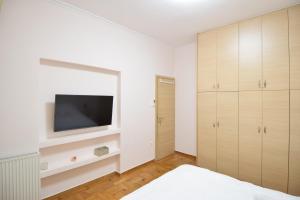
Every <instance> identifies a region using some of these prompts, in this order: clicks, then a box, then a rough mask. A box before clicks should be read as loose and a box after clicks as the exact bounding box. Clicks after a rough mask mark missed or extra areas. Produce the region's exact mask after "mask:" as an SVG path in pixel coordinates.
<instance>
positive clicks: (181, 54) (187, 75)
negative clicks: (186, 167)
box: [174, 42, 197, 155]
mask: <svg viewBox="0 0 300 200" xmlns="http://www.w3.org/2000/svg"><path fill="white" fill-rule="evenodd" d="M196 54H197V49H196V43H195V42H194V43H191V44H187V45H184V46H181V47H178V48H176V49H175V58H174V59H175V63H174V66H175V67H174V71H175V79H176V108H175V109H176V119H175V135H176V143H175V149H176V151H179V152H183V153H186V154H191V155H196V94H197V93H196V61H197V58H196Z"/></svg>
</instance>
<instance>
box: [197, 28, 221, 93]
mask: <svg viewBox="0 0 300 200" xmlns="http://www.w3.org/2000/svg"><path fill="white" fill-rule="evenodd" d="M216 42H217V41H216V32H215V31H211V32H205V33H200V34H199V35H198V91H215V90H216V76H217V71H216V68H217V49H216V48H217V43H216Z"/></svg>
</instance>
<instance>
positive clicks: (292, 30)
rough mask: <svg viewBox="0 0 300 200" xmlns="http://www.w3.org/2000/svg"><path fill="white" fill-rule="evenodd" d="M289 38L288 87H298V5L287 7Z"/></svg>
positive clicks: (299, 82) (299, 78) (299, 80)
mask: <svg viewBox="0 0 300 200" xmlns="http://www.w3.org/2000/svg"><path fill="white" fill-rule="evenodd" d="M288 13H289V39H290V84H291V85H290V87H291V89H300V5H297V6H294V7H291V8H289V9H288Z"/></svg>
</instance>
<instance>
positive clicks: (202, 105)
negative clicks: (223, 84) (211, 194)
mask: <svg viewBox="0 0 300 200" xmlns="http://www.w3.org/2000/svg"><path fill="white" fill-rule="evenodd" d="M216 98H217V97H216V92H205V93H199V94H198V111H197V112H198V126H197V127H198V136H197V140H198V141H197V164H198V165H199V166H200V167H203V168H207V169H210V170H213V171H216V167H217V133H216V114H217V102H216Z"/></svg>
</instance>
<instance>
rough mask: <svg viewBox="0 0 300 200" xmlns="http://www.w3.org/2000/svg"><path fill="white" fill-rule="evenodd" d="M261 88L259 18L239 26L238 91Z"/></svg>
mask: <svg viewBox="0 0 300 200" xmlns="http://www.w3.org/2000/svg"><path fill="white" fill-rule="evenodd" d="M261 86H262V40H261V18H255V19H251V20H247V21H244V22H241V23H240V24H239V90H242V91H243V90H260V89H261Z"/></svg>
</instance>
